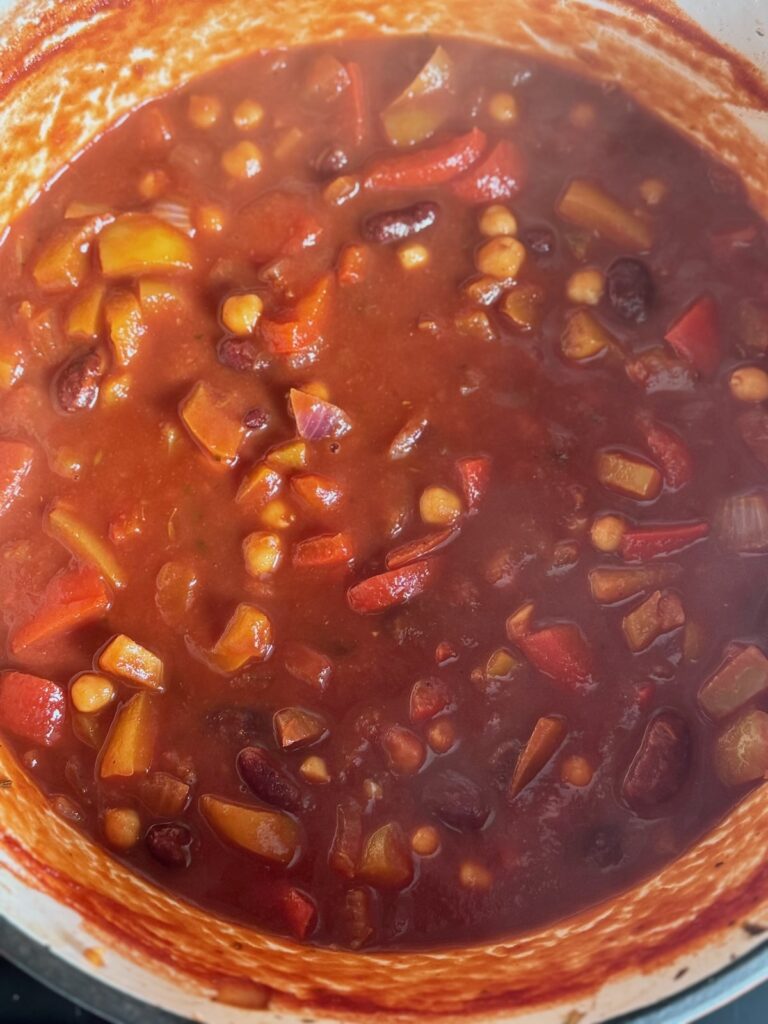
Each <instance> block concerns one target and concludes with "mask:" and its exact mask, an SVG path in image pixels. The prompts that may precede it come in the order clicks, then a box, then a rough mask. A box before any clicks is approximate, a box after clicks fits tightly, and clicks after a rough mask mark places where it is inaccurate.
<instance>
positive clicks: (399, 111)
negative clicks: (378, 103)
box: [381, 46, 456, 146]
mask: <svg viewBox="0 0 768 1024" xmlns="http://www.w3.org/2000/svg"><path fill="white" fill-rule="evenodd" d="M455 78H456V66H455V64H454V61H453V60H452V58H451V57H450V55H449V54H448V53H447V52H446V51H445V49H444V48H443V47H442V46H438V47H437V48H436V49H435V51H434V53H433V54H432V56H431V57H430V58H429V60H428V61H427V63H426V64H425V65H424V67H423V68H422V69H421V71H419V73H418V74H417V75H416V77H415V78H414V79H413V81H412V82H411V83H410V85H408V86H407V87H406V88H405V89H404V90H403V91H402V92H401V93H400V95H399V96H398V97H397V98H396V99H394V100H393V101H392V102H391V103H390V104H389V106H388V107H386V108H385V110H384V111H383V113H382V115H381V120H382V122H383V124H384V131H385V133H386V135H387V138H388V139H389V141H390V142H391V143H392V145H393V146H414V145H416V144H417V143H419V142H423V141H424V139H428V138H429V137H430V136H431V135H433V134H434V133H435V131H437V129H438V128H439V127H440V125H441V124H442V123H443V121H445V119H446V117H447V116H448V113H449V111H450V105H449V104H450V99H451V95H452V92H453V87H454V83H455Z"/></svg>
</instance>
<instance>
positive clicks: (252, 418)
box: [243, 408, 269, 430]
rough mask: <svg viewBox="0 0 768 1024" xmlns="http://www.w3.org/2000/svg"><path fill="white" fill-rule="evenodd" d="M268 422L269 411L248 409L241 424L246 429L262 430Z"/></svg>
mask: <svg viewBox="0 0 768 1024" xmlns="http://www.w3.org/2000/svg"><path fill="white" fill-rule="evenodd" d="M268 423H269V413H268V412H267V410H266V409H259V408H255V409H249V410H248V412H247V413H246V414H245V416H243V426H244V427H245V428H246V430H263V429H264V427H266V425H267V424H268Z"/></svg>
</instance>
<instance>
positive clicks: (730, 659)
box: [699, 644, 768, 718]
mask: <svg viewBox="0 0 768 1024" xmlns="http://www.w3.org/2000/svg"><path fill="white" fill-rule="evenodd" d="M766 690H768V658H766V656H765V655H764V654H763V652H762V651H761V650H760V648H759V647H755V645H754V644H750V645H749V646H748V647H739V648H738V649H736V650H734V651H732V652H731V653H730V654H729V655H728V656H727V657H726V659H725V661H724V662H723V663H722V664H721V665H720V667H719V668H718V669H717V671H716V672H715V674H714V675H713V676H710V678H709V679H708V680H707V681H706V682H705V683H704V685H703V686H702V688H701V689H700V690H699V703H700V704H701V706H702V707H703V708H704V710H705V711H706V712H707V714H708V715H709V716H710V718H725V717H726V716H727V715H730V714H731V713H732V712H733V711H736V710H737V709H738V708H740V707H742V705H744V704H746V703H747V701H749V700H752V698H753V697H756V696H757V695H758V694H760V693H764V692H765V691H766Z"/></svg>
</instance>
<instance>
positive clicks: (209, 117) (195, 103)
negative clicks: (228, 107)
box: [187, 96, 222, 129]
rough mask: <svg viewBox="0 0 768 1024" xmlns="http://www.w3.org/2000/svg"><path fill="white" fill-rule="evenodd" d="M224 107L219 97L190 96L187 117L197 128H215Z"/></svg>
mask: <svg viewBox="0 0 768 1024" xmlns="http://www.w3.org/2000/svg"><path fill="white" fill-rule="evenodd" d="M221 112H222V105H221V100H220V99H219V97H218V96H190V97H189V105H188V107H187V117H188V119H189V121H190V122H191V123H192V124H193V125H194V126H195V128H201V129H206V128H213V126H214V125H215V124H216V122H217V121H218V120H219V118H220V117H221Z"/></svg>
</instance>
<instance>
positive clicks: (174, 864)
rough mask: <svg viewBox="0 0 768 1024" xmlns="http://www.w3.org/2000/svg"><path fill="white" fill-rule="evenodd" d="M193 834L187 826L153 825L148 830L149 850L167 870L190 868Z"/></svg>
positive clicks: (170, 823)
mask: <svg viewBox="0 0 768 1024" xmlns="http://www.w3.org/2000/svg"><path fill="white" fill-rule="evenodd" d="M192 838H193V837H192V832H191V831H190V829H188V828H187V826H186V825H179V824H176V823H175V822H169V823H168V824H165V825H151V826H150V827H149V829H148V830H147V835H146V840H145V841H146V844H147V849H148V850H149V852H150V853H151V854H152V856H153V857H154V858H155V860H157V861H159V862H160V863H161V864H164V865H165V866H166V867H167V868H188V867H189V865H190V864H191V863H192Z"/></svg>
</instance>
